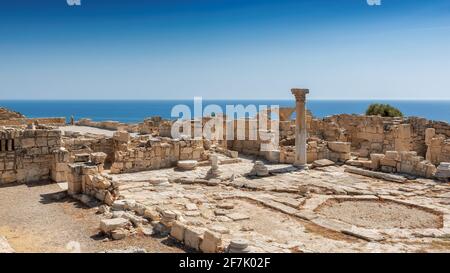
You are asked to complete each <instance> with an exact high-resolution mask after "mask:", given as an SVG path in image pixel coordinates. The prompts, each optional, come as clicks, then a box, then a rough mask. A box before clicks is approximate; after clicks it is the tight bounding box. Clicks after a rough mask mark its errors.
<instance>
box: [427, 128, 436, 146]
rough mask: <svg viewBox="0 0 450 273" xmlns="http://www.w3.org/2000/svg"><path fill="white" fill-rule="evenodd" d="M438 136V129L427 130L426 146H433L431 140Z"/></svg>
mask: <svg viewBox="0 0 450 273" xmlns="http://www.w3.org/2000/svg"><path fill="white" fill-rule="evenodd" d="M435 135H436V129H434V128H427V129H425V144H426V145H431V140H432V139H433V138H434V136H435Z"/></svg>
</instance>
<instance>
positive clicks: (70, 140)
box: [63, 131, 114, 163]
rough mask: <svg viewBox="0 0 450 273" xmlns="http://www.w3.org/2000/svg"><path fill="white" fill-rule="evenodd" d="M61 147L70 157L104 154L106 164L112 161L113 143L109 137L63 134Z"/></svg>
mask: <svg viewBox="0 0 450 273" xmlns="http://www.w3.org/2000/svg"><path fill="white" fill-rule="evenodd" d="M63 146H64V147H65V148H66V149H67V150H68V151H69V152H70V153H71V156H74V155H75V154H80V153H96V152H103V153H105V154H106V156H107V157H106V163H112V162H113V161H114V141H113V139H112V138H111V137H105V136H103V135H91V134H85V135H81V134H79V133H71V132H67V131H66V132H65V135H64V137H63Z"/></svg>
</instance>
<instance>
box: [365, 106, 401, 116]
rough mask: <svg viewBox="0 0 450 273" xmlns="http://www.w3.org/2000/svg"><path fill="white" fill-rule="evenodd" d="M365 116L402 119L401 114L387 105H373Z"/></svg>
mask: <svg viewBox="0 0 450 273" xmlns="http://www.w3.org/2000/svg"><path fill="white" fill-rule="evenodd" d="M366 115H368V116H382V117H403V113H402V112H401V111H400V110H398V109H397V108H395V107H393V106H391V105H389V104H380V103H373V104H371V105H369V108H367V111H366Z"/></svg>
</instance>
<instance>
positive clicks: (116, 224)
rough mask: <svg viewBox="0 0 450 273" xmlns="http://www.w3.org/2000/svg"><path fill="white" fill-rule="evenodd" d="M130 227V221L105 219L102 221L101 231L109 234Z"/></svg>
mask: <svg viewBox="0 0 450 273" xmlns="http://www.w3.org/2000/svg"><path fill="white" fill-rule="evenodd" d="M127 225H129V221H128V220H127V219H124V218H113V219H103V220H101V221H100V230H101V231H103V232H104V233H109V232H111V231H113V230H116V229H119V228H125V227H127Z"/></svg>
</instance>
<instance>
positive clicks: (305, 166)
mask: <svg viewBox="0 0 450 273" xmlns="http://www.w3.org/2000/svg"><path fill="white" fill-rule="evenodd" d="M293 165H294V167H296V168H298V169H300V170H308V169H309V168H308V165H307V164H303V163H297V162H294V164H293Z"/></svg>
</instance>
